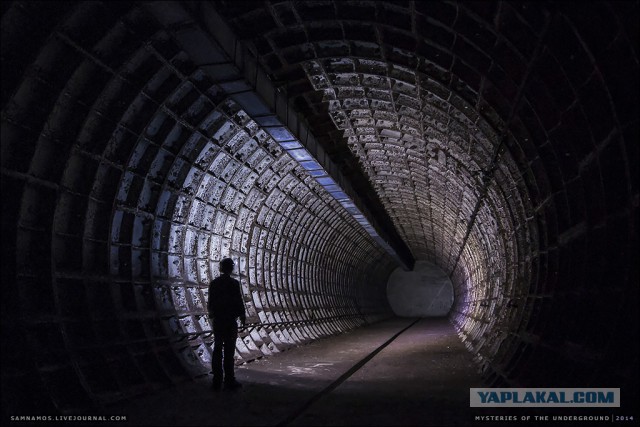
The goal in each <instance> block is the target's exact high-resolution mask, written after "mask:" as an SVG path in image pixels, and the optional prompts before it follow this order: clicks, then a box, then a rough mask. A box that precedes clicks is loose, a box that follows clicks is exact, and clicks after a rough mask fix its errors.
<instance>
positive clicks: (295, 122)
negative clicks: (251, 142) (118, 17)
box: [145, 2, 414, 270]
mask: <svg viewBox="0 0 640 427" xmlns="http://www.w3.org/2000/svg"><path fill="white" fill-rule="evenodd" d="M145 7H146V8H147V10H149V11H150V12H151V13H153V14H154V15H155V16H156V19H158V20H159V22H162V23H163V24H164V25H169V26H179V27H183V26H189V25H190V24H189V22H190V21H192V22H193V23H197V25H200V26H201V27H202V28H206V29H207V31H208V34H209V35H210V36H211V37H213V39H215V42H216V45H217V46H216V48H218V49H221V51H218V52H217V53H216V54H213V56H215V57H217V58H227V59H228V58H231V59H230V60H229V62H227V61H226V60H221V61H222V62H220V63H219V64H216V66H217V67H220V66H221V65H223V64H224V66H225V67H226V69H225V73H227V77H226V79H227V80H228V83H226V84H225V83H222V84H221V85H222V86H223V87H225V86H226V88H225V89H226V91H227V93H228V94H229V95H230V97H231V98H232V99H233V100H234V101H236V102H237V103H238V104H239V105H240V106H241V107H242V108H243V109H244V110H245V111H247V112H248V113H249V115H250V116H251V117H252V118H253V119H255V120H256V122H257V123H258V124H259V125H261V126H263V127H264V128H265V129H266V130H267V132H269V133H270V134H271V136H272V137H273V138H274V139H275V140H276V141H278V143H280V145H281V147H282V148H283V149H285V150H286V151H287V152H288V153H290V155H291V156H292V157H293V158H294V159H295V160H296V161H297V162H298V163H299V164H300V165H301V166H302V167H303V168H305V170H307V171H309V173H311V174H312V176H314V178H315V179H316V180H317V181H318V182H319V183H320V185H322V186H323V187H325V189H327V191H329V193H330V194H331V195H332V196H333V197H334V198H335V199H336V200H337V201H338V202H339V203H340V204H341V205H342V206H343V207H344V208H345V209H346V210H347V211H348V212H349V214H350V215H352V216H353V217H354V218H355V219H356V221H357V222H358V223H359V224H360V225H361V226H362V227H363V228H364V229H365V231H366V232H367V233H368V234H369V235H371V236H372V237H373V239H374V240H375V241H376V242H377V243H378V244H379V245H380V246H381V247H382V248H383V249H384V250H385V251H387V252H388V253H389V254H390V255H391V256H392V257H393V258H394V259H396V260H397V262H398V263H399V264H400V265H401V266H402V267H403V268H404V269H406V270H411V269H412V268H413V263H414V259H413V256H412V254H411V252H410V250H409V249H408V248H407V246H406V244H405V243H404V242H403V241H402V239H401V238H400V237H399V236H397V232H395V231H392V232H391V234H390V233H389V232H387V230H385V229H384V228H383V227H382V226H381V222H380V221H378V220H377V219H376V216H375V214H374V213H373V212H372V211H371V210H370V209H368V208H367V206H366V205H365V203H364V202H363V201H362V200H361V198H360V196H359V195H358V194H357V193H356V192H355V191H354V190H353V188H352V186H351V185H350V183H349V181H348V179H347V178H346V177H345V176H344V174H343V173H342V172H341V171H340V170H339V168H338V167H337V165H336V164H335V163H334V162H333V161H332V160H331V159H330V158H329V157H328V156H327V155H326V153H325V152H324V150H323V148H322V146H321V145H320V144H319V143H318V142H317V141H316V138H315V137H314V135H313V133H312V132H311V130H310V129H309V128H308V127H307V125H306V124H305V123H304V121H303V120H302V119H301V118H300V116H299V115H298V113H297V112H296V111H295V108H294V107H293V106H292V103H291V101H290V100H289V98H288V96H287V94H286V92H285V91H283V88H276V87H274V85H273V83H272V82H271V81H270V79H269V77H267V75H266V74H265V71H264V70H263V69H262V67H261V65H260V64H259V63H258V60H257V57H256V56H255V54H254V53H253V52H251V50H250V49H249V48H248V47H247V46H246V45H245V43H244V42H243V41H240V40H238V39H237V38H236V37H235V35H234V34H233V32H232V30H231V28H230V27H229V26H228V25H227V24H226V22H224V20H223V19H222V18H221V16H220V15H219V14H218V13H217V11H216V10H215V8H214V7H212V6H211V5H209V4H208V3H205V2H196V3H194V4H191V5H188V4H185V5H184V7H185V8H186V9H182V11H183V13H182V14H177V15H178V16H180V17H181V19H180V20H177V21H176V20H175V18H173V17H171V18H168V16H167V12H166V11H164V10H163V8H162V7H161V6H158V5H157V4H156V3H154V2H149V3H147V4H145ZM171 7H172V9H178V8H180V9H181V8H182V5H179V4H178V5H175V4H174V5H172V6H171ZM192 9H193V10H192ZM172 13H173V14H176V11H175V10H173V11H172ZM177 41H178V43H181V44H182V47H183V48H184V49H185V50H187V51H189V48H190V46H189V45H187V44H185V42H184V41H182V40H180V39H179V38H178V40H177ZM198 65H201V66H202V67H203V69H204V70H205V71H206V72H207V73H208V74H209V75H210V76H211V77H212V78H213V79H214V80H217V79H218V78H219V76H217V75H216V73H215V71H214V70H215V69H216V68H215V67H216V66H213V65H210V64H207V63H203V64H198ZM231 70H233V71H231ZM323 179H328V180H329V181H330V182H328V183H323ZM334 180H335V181H334Z"/></svg>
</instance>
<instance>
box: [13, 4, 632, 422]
mask: <svg viewBox="0 0 640 427" xmlns="http://www.w3.org/2000/svg"><path fill="white" fill-rule="evenodd" d="M638 4H639V3H638V2H635V1H634V2H581V3H579V7H578V3H571V2H566V3H562V2H541V3H539V2H506V1H496V2H466V1H461V2H421V1H393V2H392V1H377V2H373V1H305V2H296V1H268V2H267V1H250V2H249V1H247V2H237V1H216V2H196V1H185V2H116V1H110V2H100V1H90V2H89V1H87V2H57V1H56V2H44V1H43V2H33V1H15V2H3V3H2V32H1V34H2V51H1V59H2V129H1V138H2V152H1V154H2V160H1V161H2V163H1V177H2V182H1V185H2V187H1V190H2V366H3V368H2V400H3V412H4V411H7V410H11V411H16V410H22V409H25V408H26V409H28V408H34V407H37V408H44V410H49V411H52V412H54V411H57V412H61V413H71V412H73V411H77V410H82V409H83V408H88V407H93V406H95V405H101V404H104V403H108V402H112V401H117V400H120V399H125V398H127V397H131V396H136V395H141V394H144V393H148V392H149V391H152V390H157V389H162V388H164V387H167V386H168V385H171V384H176V383H181V382H185V381H189V380H190V379H192V378H196V377H199V376H203V375H207V373H208V371H209V361H210V357H211V345H212V342H213V338H212V336H211V327H210V324H209V319H208V315H207V312H206V306H205V303H206V300H207V298H208V296H207V285H208V282H209V281H210V280H211V279H212V278H213V277H215V276H216V275H217V263H218V261H219V260H220V259H222V258H223V257H227V256H230V257H232V258H233V259H234V260H236V262H237V264H238V267H239V268H238V274H237V276H236V277H237V278H238V279H239V280H240V282H241V284H242V290H243V296H244V301H245V306H246V309H247V312H248V323H249V326H250V327H249V328H248V329H246V330H244V332H242V333H241V335H240V339H239V340H238V344H237V356H238V357H239V361H244V362H246V361H251V360H254V359H256V358H258V357H262V356H264V355H270V354H273V353H277V352H281V351H284V350H286V349H288V348H291V347H293V346H297V345H300V344H304V343H307V342H310V341H312V340H315V339H318V338H320V337H326V336H330V335H334V334H338V333H341V332H344V331H347V330H350V329H353V328H357V327H359V326H363V325H366V324H370V323H373V322H376V321H379V320H382V319H387V318H390V317H392V316H393V312H392V311H391V308H390V306H389V303H388V301H387V297H386V285H387V279H388V277H389V276H390V274H391V273H392V271H394V270H395V269H396V268H397V267H399V266H400V267H402V268H404V269H406V270H409V269H411V268H412V267H413V265H414V263H415V262H416V261H428V262H431V263H433V264H435V265H437V266H438V267H439V268H441V269H442V270H443V271H444V272H445V273H446V274H447V275H448V276H449V277H450V279H451V281H452V283H453V288H454V302H453V307H452V308H451V311H450V312H449V319H450V321H451V322H452V323H453V324H454V326H455V328H456V330H457V331H458V334H459V337H460V339H461V340H462V341H463V342H464V345H465V346H466V348H467V349H468V350H469V351H470V352H471V353H472V354H473V355H474V356H475V361H476V362H477V364H478V369H479V370H480V371H481V373H482V375H483V378H484V381H485V383H486V384H487V386H504V387H536V386H547V385H548V381H549V379H551V378H553V379H554V385H555V386H558V387H581V386H584V387H589V386H592V387H621V388H622V390H623V393H626V396H636V398H637V376H638V339H637V337H638V320H637V304H638V262H637V255H636V252H637V250H638V242H637V238H638V204H639V203H638V202H639V191H638V165H639V164H640V161H639V158H638V157H639V156H638V141H639V135H638V68H639V66H638V24H637V23H638V22H639V19H638V18H639V16H638ZM634 313H635V314H634Z"/></svg>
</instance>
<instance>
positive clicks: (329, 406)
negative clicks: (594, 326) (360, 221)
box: [108, 318, 481, 425]
mask: <svg viewBox="0 0 640 427" xmlns="http://www.w3.org/2000/svg"><path fill="white" fill-rule="evenodd" d="M236 375H237V378H238V380H239V381H241V382H242V383H243V385H244V387H243V388H242V389H240V390H238V391H233V392H229V391H218V392H214V391H212V390H210V389H209V385H210V381H211V376H208V377H204V378H200V379H198V380H196V381H195V382H192V383H188V384H183V385H180V386H176V387H173V388H171V389H167V390H165V391H162V392H159V393H154V394H153V395H147V396H144V397H141V398H138V399H133V400H130V401H127V402H121V403H118V404H115V405H111V406H110V407H109V408H108V409H109V412H110V413H113V414H119V415H127V421H128V423H131V424H145V425H442V424H448V425H451V424H454V425H458V424H459V425H465V424H469V423H470V420H471V418H470V417H471V414H470V411H469V388H470V387H480V386H481V380H480V376H479V374H478V373H477V372H476V368H475V365H474V363H473V360H472V355H471V354H470V353H469V352H468V351H467V350H466V348H465V347H464V345H463V344H462V342H461V341H460V339H459V338H458V336H457V334H456V331H455V329H454V327H453V326H452V325H451V323H449V321H448V320H447V319H446V318H435V319H434V318H431V319H410V318H394V319H390V320H386V321H383V322H379V323H375V324H372V325H368V326H366V327H362V328H359V329H356V330H352V331H350V332H347V333H345V334H342V335H339V336H334V337H330V338H326V339H322V340H318V341H314V342H312V343H310V344H308V345H305V346H302V347H298V348H294V349H291V350H289V351H286V352H283V353H279V354H275V355H272V356H270V357H265V358H262V359H259V360H256V361H254V362H252V363H248V364H245V365H242V366H238V367H237V368H236Z"/></svg>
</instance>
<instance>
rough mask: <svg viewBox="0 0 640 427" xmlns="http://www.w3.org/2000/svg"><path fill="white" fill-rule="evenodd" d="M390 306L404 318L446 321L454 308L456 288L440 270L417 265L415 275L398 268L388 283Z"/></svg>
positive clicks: (419, 263)
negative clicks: (431, 318) (454, 289)
mask: <svg viewBox="0 0 640 427" xmlns="http://www.w3.org/2000/svg"><path fill="white" fill-rule="evenodd" d="M387 297H388V298H389V305H390V306H391V309H392V310H393V312H394V314H395V315H396V316H400V317H442V316H446V315H447V314H448V313H449V311H450V310H451V307H452V306H453V284H452V283H451V279H449V276H447V275H446V273H445V272H444V271H442V269H441V268H440V267H438V266H437V265H435V264H432V263H430V262H428V261H420V260H418V261H416V263H415V266H414V268H413V270H412V271H406V270H404V269H402V268H401V267H398V268H396V269H395V270H394V271H393V272H392V273H391V275H390V276H389V280H388V282H387Z"/></svg>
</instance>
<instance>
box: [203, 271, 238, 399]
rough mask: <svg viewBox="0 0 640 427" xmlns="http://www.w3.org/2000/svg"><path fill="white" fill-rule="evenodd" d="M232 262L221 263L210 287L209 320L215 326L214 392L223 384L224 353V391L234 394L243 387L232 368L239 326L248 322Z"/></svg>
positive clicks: (212, 365) (212, 366) (212, 363)
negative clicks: (233, 276) (238, 322)
mask: <svg viewBox="0 0 640 427" xmlns="http://www.w3.org/2000/svg"><path fill="white" fill-rule="evenodd" d="M233 267H234V264H233V260H232V259H231V258H225V259H223V260H222V261H220V272H221V273H222V274H221V275H220V276H218V277H217V278H216V279H214V280H212V281H211V284H210V285H209V302H208V304H207V308H208V309H209V318H210V320H211V322H212V323H213V339H214V345H213V357H212V358H211V371H212V372H213V384H212V388H213V389H214V390H220V388H221V387H222V383H223V377H222V373H223V362H222V360H223V353H224V388H225V389H229V390H233V389H236V388H238V387H241V386H242V385H241V384H240V383H239V382H238V381H236V378H235V374H234V366H233V355H234V353H235V350H236V339H237V338H238V324H237V322H236V319H238V318H240V320H241V322H242V326H244V324H245V321H246V315H245V310H244V302H243V300H242V293H241V291H240V283H239V282H238V281H237V280H236V279H233V278H232V277H231V273H232V272H233Z"/></svg>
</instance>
